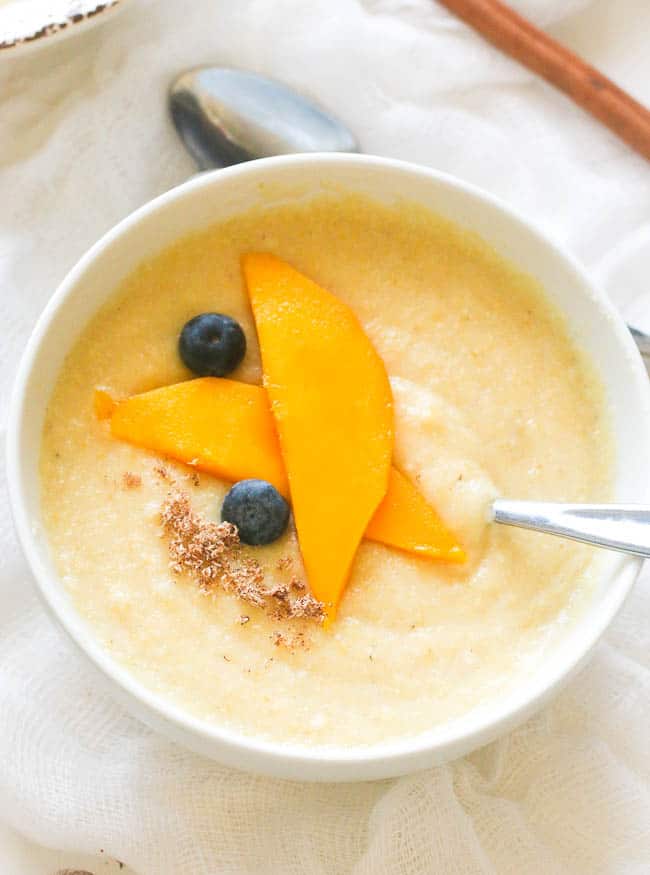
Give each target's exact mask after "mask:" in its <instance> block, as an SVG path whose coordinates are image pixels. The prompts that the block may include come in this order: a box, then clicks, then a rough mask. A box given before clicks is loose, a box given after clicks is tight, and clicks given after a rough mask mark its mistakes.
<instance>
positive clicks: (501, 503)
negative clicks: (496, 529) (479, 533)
mask: <svg viewBox="0 0 650 875" xmlns="http://www.w3.org/2000/svg"><path fill="white" fill-rule="evenodd" d="M492 519H493V520H494V522H496V523H504V524H505V525H508V526H519V527H520V528H523V529H533V530H535V531H537V532H548V533H549V534H551V535H561V536H562V537H563V538H571V539H572V540H574V541H583V542H584V543H585V544H593V545H594V546H596V547H606V548H607V549H608V550H618V551H619V552H621V553H631V554H632V555H634V556H643V557H650V506H646V505H640V504H558V503H556V502H550V501H549V502H546V501H510V500H507V499H503V498H499V499H497V500H496V501H495V502H494V503H493V505H492Z"/></svg>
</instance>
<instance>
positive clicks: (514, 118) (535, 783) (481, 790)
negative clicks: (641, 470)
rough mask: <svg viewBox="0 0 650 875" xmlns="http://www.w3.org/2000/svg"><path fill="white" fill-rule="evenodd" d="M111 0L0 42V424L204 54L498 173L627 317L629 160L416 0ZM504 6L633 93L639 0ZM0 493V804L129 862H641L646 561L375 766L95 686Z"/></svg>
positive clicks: (433, 154)
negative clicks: (36, 36) (32, 337)
mask: <svg viewBox="0 0 650 875" xmlns="http://www.w3.org/2000/svg"><path fill="white" fill-rule="evenodd" d="M125 2H126V5H127V8H126V9H125V11H124V13H123V14H122V15H121V16H119V17H116V18H115V20H114V21H112V22H110V23H109V24H107V25H106V26H105V27H102V28H97V29H96V30H94V31H90V32H88V33H87V34H83V35H80V36H78V37H77V38H76V39H74V40H73V39H71V40H68V41H65V42H62V43H61V44H60V45H55V46H52V47H51V48H48V49H45V48H44V49H43V50H42V51H40V52H39V53H33V54H31V55H28V56H25V57H23V58H17V59H15V60H12V61H10V62H9V61H7V62H6V64H5V65H4V66H2V67H0V93H1V94H2V101H1V102H0V192H1V203H2V210H0V324H1V325H2V326H3V352H2V356H1V359H0V360H1V369H0V411H1V416H2V425H1V428H2V436H3V438H4V427H5V419H6V409H7V400H8V396H9V390H10V385H11V382H12V379H13V375H14V372H15V368H16V365H17V359H18V357H19V354H20V352H21V350H22V348H23V347H24V344H25V340H26V338H27V336H28V334H29V331H30V330H31V328H32V326H33V324H34V322H35V320H36V318H37V316H38V314H39V312H40V311H41V310H42V309H43V306H44V305H45V303H46V301H47V300H48V298H49V296H50V295H51V293H52V291H53V289H54V288H55V287H56V285H57V283H58V282H59V281H60V280H61V279H62V277H63V276H64V274H65V272H66V271H67V270H68V269H69V268H70V267H71V266H72V265H73V263H74V262H75V261H76V260H77V258H78V257H79V256H80V255H81V254H82V253H83V252H84V251H85V250H86V249H87V248H88V246H89V245H90V244H91V243H92V242H94V240H96V239H97V238H98V237H99V236H100V235H101V234H102V233H103V232H104V231H106V230H107V229H108V228H109V227H110V226H111V225H113V224H114V223H115V222H116V221H118V220H119V219H121V218H122V217H124V216H125V215H126V214H127V213H129V212H130V211H131V210H133V209H134V208H136V207H137V206H139V205H140V204H142V203H144V202H145V201H146V200H148V199H149V198H151V197H153V196H155V195H157V194H159V193H161V192H163V191H165V190H167V189H169V188H170V187H171V186H173V185H175V184H177V183H179V182H181V181H183V180H184V179H185V178H186V177H187V176H189V175H190V174H191V173H192V172H194V168H193V166H192V164H191V161H190V159H189V157H188V156H187V155H186V154H185V153H184V151H183V149H182V147H181V145H180V143H179V142H178V140H177V139H176V136H175V134H174V132H173V130H172V128H171V126H170V124H169V122H168V120H167V118H166V113H165V108H164V100H165V92H166V88H167V86H168V83H169V81H170V80H171V78H172V77H173V75H174V74H176V73H177V72H179V71H181V70H182V69H184V68H187V67H190V66H195V65H198V64H201V63H218V64H221V65H231V66H238V67H243V68H248V69H253V70H257V71H259V72H261V73H265V74H269V75H273V76H275V77H276V78H278V79H281V80H283V81H285V82H287V83H288V84H289V85H292V86H294V87H296V88H298V89H300V90H302V91H303V92H304V93H306V94H307V95H311V96H312V97H314V98H316V99H318V100H319V101H320V102H321V103H322V104H323V105H324V106H326V107H328V108H330V109H331V110H332V111H333V112H334V113H336V114H338V115H339V116H340V117H341V118H342V119H343V120H344V121H345V122H346V123H347V124H348V125H350V127H351V128H352V129H353V130H354V131H355V133H356V134H357V136H358V138H359V141H360V143H361V146H362V148H363V150H364V151H366V152H374V153H377V154H381V155H388V156H394V157H400V158H404V159H410V160H412V161H418V162H421V163H424V164H428V165H430V166H433V167H437V168H439V169H442V170H445V171H448V172H451V173H454V174H456V175H458V176H460V177H463V178H464V179H467V180H469V181H471V182H473V183H476V184H478V185H480V186H482V187H484V188H486V189H488V190H490V191H492V192H494V193H495V194H497V195H500V196H501V197H502V198H504V199H505V200H506V201H508V202H509V203H510V204H512V205H514V206H516V207H518V208H519V209H521V210H523V211H524V212H526V213H527V214H528V215H529V216H531V217H532V218H533V219H534V220H535V221H536V222H537V223H538V224H539V225H541V226H542V227H543V228H544V229H545V230H546V231H547V232H549V233H550V234H552V235H553V236H554V237H555V238H556V239H558V240H559V241H560V242H561V243H563V244H564V245H565V246H566V247H568V248H569V249H570V250H571V251H572V252H573V253H574V254H575V255H577V256H578V257H579V258H580V259H581V260H582V261H583V262H584V263H585V264H586V265H587V267H588V268H589V269H591V270H592V272H593V273H594V274H595V275H596V276H597V277H598V278H599V279H601V280H602V281H603V282H605V283H606V285H607V288H608V289H609V291H610V292H611V294H612V295H613V297H614V299H615V300H616V301H617V302H618V303H619V304H620V306H621V307H622V309H623V311H624V313H625V314H626V315H627V316H628V317H629V318H634V319H635V320H636V321H637V322H638V324H640V325H641V327H645V328H646V329H650V294H649V291H650V290H649V289H648V288H647V279H646V278H647V275H648V265H649V264H650V221H649V215H650V214H649V207H650V167H649V166H648V165H647V164H646V163H645V162H644V161H643V160H642V159H641V158H639V157H638V156H636V155H635V154H633V153H632V152H630V151H629V150H628V149H627V148H626V147H625V146H624V145H623V144H621V143H620V142H618V140H617V139H616V138H615V137H613V136H612V135H611V134H609V133H608V132H607V131H605V130H604V129H602V128H600V127H598V126H597V125H596V123H595V122H593V121H592V120H591V119H590V118H588V117H587V116H585V115H584V114H583V113H582V112H580V111H579V110H577V109H576V108H575V107H573V106H572V104H571V103H570V102H569V101H568V100H567V99H566V98H565V97H563V96H561V95H559V94H557V93H556V92H554V91H553V90H552V89H551V88H550V87H549V86H547V85H546V84H545V83H542V82H540V81H538V80H536V79H535V78H534V77H533V76H532V75H531V74H530V73H528V72H527V71H526V70H523V69H522V68H520V67H518V66H517V65H516V64H514V63H513V62H511V61H510V60H509V59H507V58H504V57H503V56H501V55H499V54H498V53H497V52H496V50H494V49H493V48H491V47H490V46H488V45H486V44H485V43H483V42H482V41H481V40H480V39H479V38H478V37H477V36H476V35H475V34H474V33H473V32H471V31H470V30H468V29H467V28H466V27H465V26H464V25H462V24H461V23H459V22H458V21H456V20H455V19H454V18H453V17H451V16H450V15H449V14H448V13H447V12H446V11H445V10H443V9H442V8H441V7H439V6H437V5H436V4H435V3H433V2H430V0H359V2H357V0H311V2H310V3H304V2H301V0H276V2H274V3H266V2H263V0H240V2H238V3H229V2H227V0H220V2H215V0H194V2H193V3H191V4H189V3H188V4H180V3H175V2H173V0H159V2H153V0H125ZM513 5H515V6H516V7H517V9H518V10H519V11H521V12H522V13H523V14H525V15H528V16H529V17H531V18H532V19H533V20H535V21H536V23H539V24H541V25H543V26H544V27H548V28H550V29H551V30H554V31H557V32H558V33H560V34H562V35H564V36H567V37H568V36H570V35H573V36H574V37H575V40H576V41H577V43H578V44H581V45H582V46H583V47H584V49H585V50H586V49H589V48H591V50H592V53H591V54H590V56H589V60H591V61H592V62H593V63H596V64H599V63H602V64H603V65H605V67H606V71H607V72H610V73H611V74H613V75H614V76H615V75H616V71H617V69H621V70H623V71H624V73H625V75H626V77H627V80H628V81H625V82H624V83H623V84H624V85H627V84H628V82H629V83H631V84H632V85H635V87H636V88H637V96H640V97H641V99H643V97H644V96H645V97H646V99H647V98H648V97H650V90H648V89H647V88H646V91H645V95H644V93H643V89H644V87H646V86H645V83H646V82H647V81H649V79H648V75H647V74H648V72H650V64H648V63H645V66H644V61H643V58H642V57H641V56H640V55H638V53H637V55H634V54H632V55H631V54H630V52H632V53H633V52H634V51H637V52H638V46H639V41H638V32H639V30H641V31H643V29H644V28H645V32H646V34H647V33H648V32H649V30H650V9H648V7H647V4H646V3H645V2H644V0H620V2H619V3H617V4H615V6H616V18H615V22H616V27H615V28H614V27H612V23H613V21H614V17H613V16H614V12H613V11H612V8H613V6H614V4H611V5H609V7H608V4H606V3H605V2H604V0H600V2H589V0H573V2H569V0H519V2H517V3H513ZM635 47H636V48H635ZM646 54H647V53H646ZM631 58H632V60H630V59H631ZM634 58H636V61H634ZM633 61H634V63H633ZM634 64H636V67H635V66H634ZM1 488H2V489H3V490H4V489H5V483H4V473H3V474H2V487H1ZM3 498H4V499H5V500H3V501H2V503H1V504H0V594H1V596H2V611H1V612H0V665H1V666H2V670H1V672H0V820H1V821H3V822H4V823H5V824H6V825H7V826H8V827H11V828H13V829H15V830H16V831H18V832H20V833H22V834H23V835H24V836H26V837H27V838H28V839H30V840H33V841H34V842H37V843H39V844H42V845H47V846H50V847H53V848H59V849H67V850H70V851H76V852H85V853H97V852H98V850H99V849H100V848H103V849H105V852H106V853H107V854H110V855H112V856H114V857H117V858H119V859H120V860H123V861H124V862H125V863H127V864H128V865H129V866H131V867H132V868H133V869H134V870H135V871H136V872H138V873H139V875H178V873H192V875H215V873H220V875H221V873H224V875H225V873H229V875H230V873H233V875H244V873H251V875H257V873H258V872H264V873H269V875H273V873H278V875H279V873H282V875H291V873H296V875H298V873H301V875H302V873H309V875H312V873H313V875H319V873H323V875H325V873H327V875H331V873H354V875H366V873H367V875H371V873H372V875H398V873H404V875H406V873H408V875H419V873H421V875H431V873H441V875H442V873H444V875H488V873H489V875H492V873H498V875H511V873H512V875H515V873H516V875H521V873H526V875H537V873H543V875H564V873H571V875H576V873H577V875H581V873H584V875H598V873H603V875H605V873H616V875H642V873H643V875H645V873H648V872H649V871H650V828H649V826H648V825H649V824H650V742H649V741H648V732H647V727H648V725H649V723H650V631H649V628H650V627H649V625H648V622H647V618H648V616H649V611H650V594H649V590H648V575H645V576H644V578H643V579H642V580H641V582H640V583H639V585H638V586H637V587H636V590H635V592H634V593H633V595H632V596H631V598H630V600H629V601H628V603H627V605H626V606H625V608H624V610H623V612H622V614H621V616H620V618H619V619H618V620H617V621H616V623H615V624H614V626H613V628H612V629H611V630H610V631H609V632H608V634H607V635H606V637H605V640H604V642H603V643H602V644H601V645H600V646H599V647H598V649H597V651H596V655H595V657H594V659H593V661H592V662H591V664H590V666H589V667H588V668H587V669H586V670H585V671H584V672H583V674H582V675H581V676H580V677H579V678H578V679H577V680H576V681H574V682H573V683H572V684H571V685H570V687H569V688H568V689H567V690H566V691H565V692H564V693H563V694H562V695H560V697H559V698H558V699H557V700H556V702H555V703H554V704H553V705H552V706H551V707H549V708H547V709H546V710H544V711H543V712H542V713H541V714H539V715H538V716H537V717H535V718H534V719H533V720H531V721H530V722H529V723H527V724H526V725H525V726H523V727H522V728H521V729H519V730H518V731H516V732H514V733H512V734H511V735H509V736H507V737H506V738H504V739H502V740H500V741H498V742H496V743H494V744H492V745H489V746H488V747H486V748H484V749H483V750H481V751H478V752H476V753H475V754H473V755H472V756H469V757H467V758H465V759H463V760H460V761H458V762H456V763H453V764H450V765H447V766H444V767H441V768H437V769H433V770H430V771H428V772H425V773H422V774H418V775H412V776H407V777H404V778H401V779H397V780H394V781H386V782H379V783H374V784H355V785H341V786H336V785H308V784H300V783H292V782H282V781H274V780H270V779H266V778H260V777H256V776H251V775H245V774H241V773H237V772H233V771H230V770H228V769H225V768H222V767H220V766H218V765H216V764H215V763H212V762H210V761H207V760H205V759H201V758H199V757H197V756H195V755H194V754H191V753H189V752H186V751H185V750H183V749H181V748H179V747H177V746H175V745H173V744H171V743H170V742H168V741H166V740H165V739H164V738H161V737H159V736H157V735H155V734H153V733H152V732H151V731H150V730H148V729H147V728H145V727H144V726H142V725H141V724H139V723H138V722H136V721H135V720H133V719H132V718H130V717H129V716H128V715H126V714H125V713H124V712H123V711H122V709H121V708H120V707H119V706H118V705H116V704H115V703H113V701H112V700H111V699H110V698H109V697H108V696H107V695H106V694H105V692H104V689H103V685H102V684H101V682H100V679H99V678H98V677H97V675H96V674H95V673H94V670H93V669H92V668H91V667H90V666H89V665H88V664H87V663H86V662H85V660H84V659H83V657H82V656H81V655H80V654H78V653H77V652H76V650H74V649H73V647H72V645H71V644H70V643H69V642H68V641H67V640H66V639H65V638H64V637H63V636H62V634H61V633H60V632H59V631H58V630H57V629H56V628H55V627H54V625H53V624H52V623H51V621H50V620H49V619H48V617H47V616H46V615H45V613H44V610H43V609H42V607H41V606H40V604H39V602H38V600H37V598H36V596H35V594H34V590H33V587H32V585H31V583H30V579H29V573H28V571H27V568H26V566H25V563H24V560H23V558H22V557H21V555H20V551H19V548H18V546H17V544H16V540H15V537H14V535H13V531H12V528H11V523H10V520H9V514H8V509H7V504H6V496H5V495H4V492H3ZM0 868H1V867H0ZM98 871H101V869H100V870H98ZM8 875H13V873H8Z"/></svg>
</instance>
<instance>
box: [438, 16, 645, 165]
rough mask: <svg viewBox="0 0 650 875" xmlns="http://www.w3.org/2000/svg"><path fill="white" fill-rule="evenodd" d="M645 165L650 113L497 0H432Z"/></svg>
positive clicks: (604, 77)
mask: <svg viewBox="0 0 650 875" xmlns="http://www.w3.org/2000/svg"><path fill="white" fill-rule="evenodd" d="M438 2H439V3H441V4H442V5H443V6H446V7H447V9H449V10H450V11H451V12H453V13H454V14H455V15H457V16H458V17H459V18H462V19H463V21H465V22H466V23H467V24H469V25H470V27H473V28H474V30H476V31H478V32H479V33H480V34H481V35H482V36H484V37H485V39H487V40H489V42H491V43H492V44H493V45H495V46H496V47H497V48H498V49H501V51H503V52H505V54H507V55H510V57H511V58H514V59H515V60H517V61H519V62H520V63H521V64H523V65H524V66H525V67H528V69H529V70H532V71H533V72H534V73H537V74H539V75H540V76H543V78H544V79H546V81H547V82H550V83H551V85H555V87H556V88H559V89H560V90H561V91H564V93H565V94H567V95H568V96H569V97H570V98H571V99H572V100H573V101H574V102H575V103H577V104H578V106H581V107H582V108H583V109H585V110H586V111H587V112H589V113H591V115H593V116H594V117H595V118H597V119H598V120H599V121H601V122H602V123H603V124H604V125H606V126H607V127H608V128H609V129H610V130H611V131H613V132H614V133H615V134H617V135H618V136H619V137H620V138H621V139H622V140H625V142H626V143H627V144H628V145H630V146H632V148H633V149H636V150H637V152H640V153H641V155H643V156H644V157H645V158H647V159H648V160H650V111H648V110H647V109H646V108H645V107H644V106H642V105H641V104H640V103H638V102H637V101H636V100H634V99H633V98H632V97H630V95H629V94H627V93H626V92H625V91H623V90H622V89H621V88H619V87H618V86H617V85H614V83H613V82H612V81H611V80H610V79H608V78H607V77H606V76H603V74H602V73H600V72H599V71H598V70H596V69H595V68H594V67H591V66H589V64H586V63H585V62H584V61H583V60H582V59H581V58H579V57H578V56H577V55H574V54H573V52H570V51H569V49H567V48H565V47H564V46H562V45H560V43H558V42H556V41H555V40H554V39H551V37H550V36H547V34H545V33H544V32H543V31H541V30H539V29H538V28H536V27H534V26H533V25H532V24H530V22H528V21H526V19H525V18H522V17H521V16H520V15H518V14H517V13H516V12H514V11H513V10H512V9H510V7H509V6H506V5H505V4H504V3H500V2H499V0H438Z"/></svg>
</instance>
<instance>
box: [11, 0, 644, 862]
mask: <svg viewBox="0 0 650 875" xmlns="http://www.w3.org/2000/svg"><path fill="white" fill-rule="evenodd" d="M119 27H120V24H119V21H118V22H116V24H115V25H113V24H110V25H108V26H107V27H106V28H105V29H104V31H103V33H104V34H105V37H106V38H108V36H109V35H110V31H111V30H113V28H114V29H115V30H113V35H115V31H119ZM553 35H554V36H556V37H557V38H559V39H561V40H562V41H563V42H564V43H565V44H567V45H568V46H570V47H571V48H573V49H574V50H575V51H577V52H579V53H580V54H581V55H582V56H583V57H584V58H585V59H587V60H588V61H589V62H590V63H592V64H594V65H595V66H598V67H599V68H600V69H601V70H602V71H603V72H605V73H606V74H607V75H609V76H611V77H612V78H613V79H615V81H616V82H617V83H618V84H619V85H621V86H622V87H624V88H626V89H627V90H628V91H629V92H630V93H631V94H632V95H633V96H634V97H636V98H637V99H638V100H640V101H643V102H644V103H646V104H650V50H649V40H650V3H649V2H648V0H600V2H598V3H596V4H595V5H594V6H592V7H590V9H589V10H588V12H587V13H582V14H578V15H576V16H574V17H573V18H572V19H570V20H567V21H565V22H564V23H563V24H562V26H561V27H558V28H555V29H554V31H553ZM84 40H85V35H83V34H80V35H79V37H77V38H75V39H74V40H72V39H71V40H69V41H68V42H67V45H68V46H69V47H70V51H81V50H83V44H84ZM34 62H35V63H37V62H38V56H37V54H36V53H35V55H34ZM577 111H578V110H576V112H577ZM645 327H646V328H650V326H645ZM66 868H68V869H70V868H72V869H81V870H87V871H89V872H92V873H93V875H114V873H121V875H134V873H133V872H132V870H130V869H128V867H126V866H123V867H122V868H121V867H120V865H119V863H118V862H117V861H115V860H111V859H109V858H107V857H106V856H105V855H104V854H103V853H102V852H101V849H100V848H98V849H97V856H96V857H86V856H78V855H70V854H63V853H60V852H58V851H54V850H50V849H45V848H41V847H38V846H35V845H33V844H31V843H29V842H28V841H26V840H25V839H23V838H22V837H20V836H18V835H16V834H15V833H12V832H9V831H7V830H5V829H3V828H0V875H56V873H58V872H59V870H61V869H66ZM648 871H650V868H649V870H648ZM138 875H156V873H153V872H142V873H138ZM183 875H184V873H183ZM188 875H190V873H188ZM440 875H443V873H440ZM522 875H523V873H522Z"/></svg>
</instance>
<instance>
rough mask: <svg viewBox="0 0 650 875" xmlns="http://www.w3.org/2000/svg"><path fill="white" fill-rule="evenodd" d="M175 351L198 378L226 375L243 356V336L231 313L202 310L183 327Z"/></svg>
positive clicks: (244, 348) (244, 337) (244, 347)
mask: <svg viewBox="0 0 650 875" xmlns="http://www.w3.org/2000/svg"><path fill="white" fill-rule="evenodd" d="M178 352H179V353H180V357H181V358H182V359H183V362H184V363H185V364H186V365H187V367H188V368H189V369H190V371H194V373H195V374H198V375H199V376H200V377H225V376H226V374H229V373H230V372H231V371H234V370H235V368H236V367H237V365H238V364H239V363H240V361H241V360H242V359H243V358H244V354H245V352H246V336H245V335H244V332H243V331H242V328H241V325H240V324H239V322H236V321H235V320H234V319H232V318H231V317H230V316H224V314H223V313H201V315H200V316H195V317H194V318H193V319H190V321H189V322H186V323H185V325H184V326H183V330H182V331H181V336H180V337H179V339H178Z"/></svg>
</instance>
